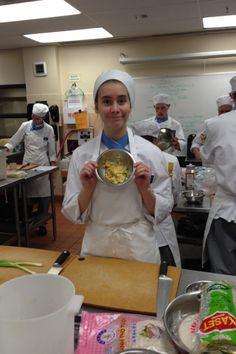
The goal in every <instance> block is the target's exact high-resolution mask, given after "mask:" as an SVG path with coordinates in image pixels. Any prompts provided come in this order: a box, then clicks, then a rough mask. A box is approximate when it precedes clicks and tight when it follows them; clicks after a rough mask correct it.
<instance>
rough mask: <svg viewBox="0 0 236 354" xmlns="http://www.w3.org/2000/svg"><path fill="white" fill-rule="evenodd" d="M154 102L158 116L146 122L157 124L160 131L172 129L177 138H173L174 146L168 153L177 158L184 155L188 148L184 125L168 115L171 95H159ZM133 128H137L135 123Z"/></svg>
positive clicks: (172, 145) (154, 98)
mask: <svg viewBox="0 0 236 354" xmlns="http://www.w3.org/2000/svg"><path fill="white" fill-rule="evenodd" d="M152 101H153V107H154V109H155V112H156V115H155V116H153V117H151V118H147V119H144V120H147V121H148V122H155V123H156V124H157V125H158V127H159V129H160V128H168V129H171V130H172V131H173V132H174V133H175V137H173V139H172V144H171V146H170V148H169V149H168V151H166V152H168V153H170V154H172V155H175V156H180V155H183V152H184V149H185V146H186V141H185V136H184V131H183V128H182V125H181V124H180V123H179V122H178V121H177V120H176V119H174V118H172V117H170V116H169V114H168V111H169V108H170V106H171V104H170V97H169V95H167V94H166V93H159V94H158V95H155V96H154V97H153V99H152ZM142 121H143V120H142ZM133 126H134V127H135V123H133V124H132V127H133Z"/></svg>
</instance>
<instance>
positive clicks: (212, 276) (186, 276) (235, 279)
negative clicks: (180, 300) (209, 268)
mask: <svg viewBox="0 0 236 354" xmlns="http://www.w3.org/2000/svg"><path fill="white" fill-rule="evenodd" d="M199 280H212V281H216V280H217V281H219V280H228V281H229V282H230V283H232V284H234V285H235V286H236V276H234V275H226V274H216V273H209V272H200V271H196V270H189V269H182V273H181V277H180V282H179V286H178V291H177V296H178V295H181V294H183V293H184V292H185V288H186V286H187V285H188V284H190V283H193V282H195V281H199Z"/></svg>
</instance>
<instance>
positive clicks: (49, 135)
mask: <svg viewBox="0 0 236 354" xmlns="http://www.w3.org/2000/svg"><path fill="white" fill-rule="evenodd" d="M47 112H48V106H46V105H45V104H42V103H35V104H34V105H33V110H32V120H30V121H28V122H24V123H22V124H21V126H20V128H19V129H18V130H17V132H16V133H15V134H14V135H13V136H12V137H11V139H10V140H9V143H7V144H6V145H5V146H6V148H7V149H8V150H13V149H14V147H15V146H17V145H18V144H20V143H21V142H23V143H24V157H23V164H36V165H40V166H50V165H55V164H56V152H55V137H54V130H53V128H52V127H51V126H50V125H49V124H47V123H46V122H44V117H45V115H46V114H47ZM26 193H27V199H28V203H29V205H30V206H32V205H33V204H35V203H36V204H37V211H36V213H34V219H33V221H34V222H37V221H38V220H41V219H42V218H43V217H45V216H46V215H47V214H48V208H49V205H50V183H49V177H48V176H43V177H39V178H36V179H35V180H33V181H31V182H30V184H29V183H28V184H27V189H26ZM39 233H40V235H42V236H43V235H46V233H47V230H46V226H40V228H39Z"/></svg>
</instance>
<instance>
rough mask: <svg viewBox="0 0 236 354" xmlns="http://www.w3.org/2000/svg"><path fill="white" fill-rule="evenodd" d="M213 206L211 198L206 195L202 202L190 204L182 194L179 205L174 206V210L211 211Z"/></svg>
mask: <svg viewBox="0 0 236 354" xmlns="http://www.w3.org/2000/svg"><path fill="white" fill-rule="evenodd" d="M210 207H211V200H210V198H209V197H208V196H205V197H204V199H203V203H202V204H190V203H187V202H186V200H185V199H184V198H183V197H182V196H180V197H179V199H178V203H177V205H176V206H175V207H174V209H173V212H176V213H207V214H208V213H209V210H210Z"/></svg>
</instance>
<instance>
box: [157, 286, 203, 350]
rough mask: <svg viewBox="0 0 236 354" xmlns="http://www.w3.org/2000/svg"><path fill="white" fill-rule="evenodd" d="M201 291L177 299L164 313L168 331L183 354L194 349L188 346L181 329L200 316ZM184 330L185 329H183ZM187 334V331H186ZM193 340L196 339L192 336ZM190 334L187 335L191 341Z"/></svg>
mask: <svg viewBox="0 0 236 354" xmlns="http://www.w3.org/2000/svg"><path fill="white" fill-rule="evenodd" d="M200 294H201V293H200V291H196V292H192V293H186V294H183V295H180V296H178V297H176V298H175V299H174V300H173V301H172V302H171V303H170V304H169V305H168V306H167V308H166V310H165V313H164V318H163V320H164V325H165V328H166V331H167V333H168V335H169V337H170V338H171V340H172V341H173V343H174V344H175V345H176V347H177V348H178V350H179V351H180V352H181V353H191V352H192V348H190V347H188V346H186V344H185V343H184V339H183V337H182V338H181V335H180V333H181V331H180V327H181V326H182V325H183V323H184V321H186V320H188V319H189V320H190V319H191V318H192V317H193V316H196V317H197V316H198V314H199V310H200ZM182 328H183V327H182ZM185 333H186V331H185ZM192 336H193V338H194V337H195V336H194V335H192ZM189 337H190V334H189V333H187V338H188V340H189Z"/></svg>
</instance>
